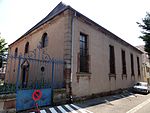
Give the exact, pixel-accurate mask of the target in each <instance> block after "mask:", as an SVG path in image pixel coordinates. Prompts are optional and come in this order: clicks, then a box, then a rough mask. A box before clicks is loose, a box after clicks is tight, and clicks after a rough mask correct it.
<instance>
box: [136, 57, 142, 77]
mask: <svg viewBox="0 0 150 113" xmlns="http://www.w3.org/2000/svg"><path fill="white" fill-rule="evenodd" d="M137 68H138V75H141V73H140V61H139V57H137Z"/></svg>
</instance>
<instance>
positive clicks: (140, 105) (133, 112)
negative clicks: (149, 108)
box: [126, 98, 150, 113]
mask: <svg viewBox="0 0 150 113" xmlns="http://www.w3.org/2000/svg"><path fill="white" fill-rule="evenodd" d="M148 103H150V98H149V99H148V100H146V101H144V102H143V103H141V104H139V105H137V106H136V107H134V108H132V109H131V110H129V111H127V112H126V113H135V112H136V111H138V110H139V109H141V108H142V107H143V106H145V105H146V104H148Z"/></svg>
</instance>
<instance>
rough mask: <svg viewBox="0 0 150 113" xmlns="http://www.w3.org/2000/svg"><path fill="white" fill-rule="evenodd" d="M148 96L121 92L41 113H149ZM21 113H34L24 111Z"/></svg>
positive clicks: (33, 112) (44, 109) (43, 110)
mask: <svg viewBox="0 0 150 113" xmlns="http://www.w3.org/2000/svg"><path fill="white" fill-rule="evenodd" d="M149 108H150V94H148V95H143V94H133V93H130V92H127V91H125V92H123V93H121V94H116V95H112V96H107V97H100V98H95V99H91V100H87V101H82V102H78V103H73V104H66V105H61V106H54V107H44V108H41V109H40V112H41V113H150V109H149ZM22 113H35V111H31V110H29V111H26V112H22Z"/></svg>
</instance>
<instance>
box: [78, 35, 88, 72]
mask: <svg viewBox="0 0 150 113" xmlns="http://www.w3.org/2000/svg"><path fill="white" fill-rule="evenodd" d="M88 60H89V55H88V39H87V35H85V34H83V33H80V72H89V64H88Z"/></svg>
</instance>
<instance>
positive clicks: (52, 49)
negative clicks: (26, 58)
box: [6, 11, 68, 83]
mask: <svg viewBox="0 0 150 113" xmlns="http://www.w3.org/2000/svg"><path fill="white" fill-rule="evenodd" d="M67 15H68V13H67V12H66V11H65V12H63V13H61V14H60V15H58V16H56V17H55V18H53V19H52V20H51V21H49V22H47V23H45V24H44V25H42V26H40V27H39V28H38V29H36V30H34V31H32V32H31V33H29V34H28V35H27V36H25V37H23V38H21V39H20V40H18V41H16V42H15V43H13V44H12V45H10V46H9V54H11V55H14V53H15V48H18V56H19V55H20V54H21V55H24V50H25V44H26V43H27V42H29V51H33V50H34V49H36V51H37V54H36V55H37V56H38V53H39V52H38V49H37V47H38V46H39V44H40V41H41V38H42V35H43V33H45V32H46V33H47V35H48V46H46V47H45V48H42V49H40V54H41V53H42V52H43V51H44V52H45V53H47V54H48V55H49V56H50V57H51V58H55V59H61V60H63V59H64V54H65V53H64V45H65V44H64V43H65V40H64V38H65V33H66V32H67V31H66V26H67V24H68V20H67V18H68V16H67ZM37 58H38V57H37ZM8 62H9V64H11V65H8V70H7V76H6V81H13V82H14V83H15V80H16V74H17V68H18V65H17V63H16V65H15V62H13V61H11V60H10V61H8ZM30 68H32V64H31V65H30ZM49 68H51V67H48V66H47V67H46V65H45V70H50V69H49ZM14 70H15V71H14ZM35 71H36V72H35ZM35 71H34V72H33V71H32V72H29V73H30V75H29V81H30V80H32V81H34V80H38V79H39V80H40V79H41V77H40V75H41V66H39V67H38V66H37V69H36V70H35ZM8 73H9V75H8ZM47 73H51V72H47ZM20 74H21V72H20ZM31 75H32V76H31ZM8 76H9V77H8ZM20 80H21V77H20Z"/></svg>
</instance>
